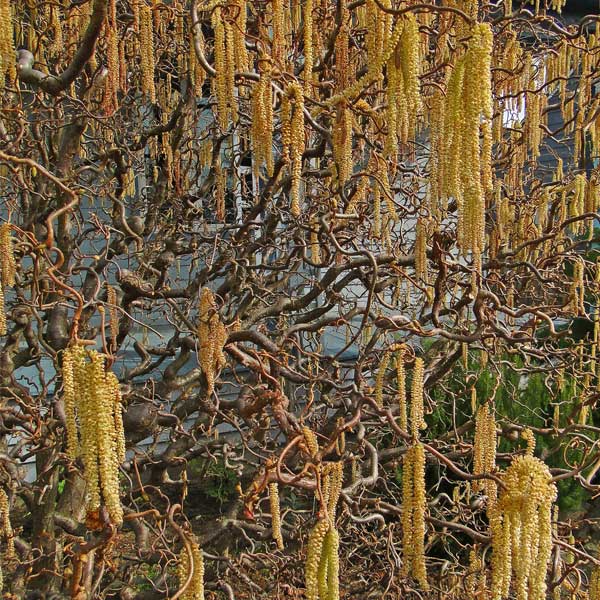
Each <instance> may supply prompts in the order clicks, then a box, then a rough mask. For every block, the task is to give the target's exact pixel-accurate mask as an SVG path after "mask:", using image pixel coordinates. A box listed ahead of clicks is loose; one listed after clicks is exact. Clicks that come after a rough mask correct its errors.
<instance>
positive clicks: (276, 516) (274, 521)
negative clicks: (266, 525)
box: [269, 482, 283, 550]
mask: <svg viewBox="0 0 600 600" xmlns="http://www.w3.org/2000/svg"><path fill="white" fill-rule="evenodd" d="M269 505H270V508H271V530H272V532H273V539H274V540H275V542H276V544H277V548H278V549H279V550H283V536H282V535H281V509H280V506H279V487H278V485H277V483H276V482H272V483H269Z"/></svg>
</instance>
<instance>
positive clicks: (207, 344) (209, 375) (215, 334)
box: [198, 288, 227, 396]
mask: <svg viewBox="0 0 600 600" xmlns="http://www.w3.org/2000/svg"><path fill="white" fill-rule="evenodd" d="M198 320H199V322H198V341H199V351H198V355H199V356H198V358H199V363H200V368H201V369H202V372H203V373H204V376H205V377H206V383H207V394H208V395H209V396H210V395H211V394H212V393H213V391H214V389H215V387H214V386H215V378H216V376H217V374H218V372H219V371H220V370H221V369H222V368H223V367H224V366H225V364H226V359H225V355H224V353H223V347H224V345H225V342H226V340H227V331H226V329H225V326H224V325H223V323H222V322H221V319H220V317H219V313H218V311H217V305H216V302H215V298H214V295H213V293H212V291H211V290H210V289H209V288H202V291H201V293H200V306H199V315H198Z"/></svg>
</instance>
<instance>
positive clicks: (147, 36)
mask: <svg viewBox="0 0 600 600" xmlns="http://www.w3.org/2000/svg"><path fill="white" fill-rule="evenodd" d="M139 9H140V49H141V54H140V69H141V73H142V92H143V93H144V94H146V95H147V96H148V99H149V100H150V102H152V103H155V102H156V88H155V86H154V28H153V23H152V9H151V8H150V7H149V6H147V5H146V3H145V2H142V3H140V5H139Z"/></svg>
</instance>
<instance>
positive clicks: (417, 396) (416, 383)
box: [410, 357, 426, 439]
mask: <svg viewBox="0 0 600 600" xmlns="http://www.w3.org/2000/svg"><path fill="white" fill-rule="evenodd" d="M424 368H425V365H424V363H423V359H422V358H420V357H417V358H415V364H414V367H413V378H412V388H411V394H410V433H411V435H412V436H413V438H415V439H417V438H418V437H419V430H420V429H425V427H426V424H425V419H424V417H423V408H424V399H423V395H424V391H423V377H424Z"/></svg>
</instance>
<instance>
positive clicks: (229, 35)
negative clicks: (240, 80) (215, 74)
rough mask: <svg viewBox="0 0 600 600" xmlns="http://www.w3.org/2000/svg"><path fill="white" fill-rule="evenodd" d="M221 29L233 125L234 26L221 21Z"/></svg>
mask: <svg viewBox="0 0 600 600" xmlns="http://www.w3.org/2000/svg"><path fill="white" fill-rule="evenodd" d="M223 27H224V30H225V69H226V74H227V76H226V81H227V100H228V101H229V114H230V116H231V120H232V122H233V123H236V122H237V102H236V95H235V71H236V64H235V49H236V42H235V35H234V25H233V24H232V23H231V22H230V21H229V19H225V20H224V21H223Z"/></svg>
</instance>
